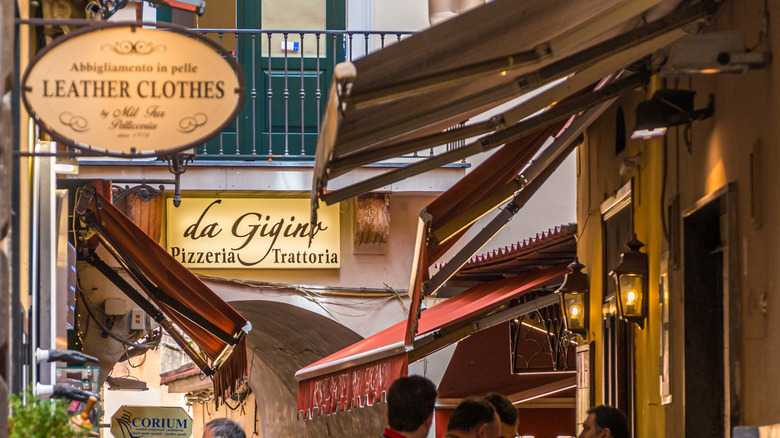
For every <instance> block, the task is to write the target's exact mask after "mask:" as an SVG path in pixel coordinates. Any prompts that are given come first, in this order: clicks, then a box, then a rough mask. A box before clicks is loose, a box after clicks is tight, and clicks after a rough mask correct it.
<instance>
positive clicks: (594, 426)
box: [579, 405, 629, 438]
mask: <svg viewBox="0 0 780 438" xmlns="http://www.w3.org/2000/svg"><path fill="white" fill-rule="evenodd" d="M596 437H598V438H628V437H629V433H628V421H627V420H626V416H625V414H623V413H622V412H620V410H619V409H617V408H614V407H612V406H606V405H601V406H596V407H595V408H592V409H590V410H588V418H587V419H586V420H585V422H584V423H582V433H580V437H579V438H596Z"/></svg>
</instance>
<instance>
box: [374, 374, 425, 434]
mask: <svg viewBox="0 0 780 438" xmlns="http://www.w3.org/2000/svg"><path fill="white" fill-rule="evenodd" d="M434 404H436V385H434V384H433V382H431V381H430V380H428V379H426V378H425V377H420V376H409V377H401V378H400V379H398V380H396V381H395V382H393V384H392V385H390V389H388V390H387V427H386V428H385V432H384V434H383V435H382V437H383V438H425V437H426V436H428V430H429V429H430V428H431V422H432V421H433V406H434Z"/></svg>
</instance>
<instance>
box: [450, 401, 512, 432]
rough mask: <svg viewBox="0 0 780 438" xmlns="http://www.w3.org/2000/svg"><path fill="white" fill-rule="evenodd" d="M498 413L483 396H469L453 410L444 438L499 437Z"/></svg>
mask: <svg viewBox="0 0 780 438" xmlns="http://www.w3.org/2000/svg"><path fill="white" fill-rule="evenodd" d="M498 423H499V419H498V414H496V409H495V408H494V407H493V405H492V404H490V402H489V401H487V400H485V399H484V398H482V397H468V398H466V399H464V400H463V401H462V402H460V404H459V405H458V406H457V407H456V408H455V410H454V411H452V414H451V415H450V421H449V422H448V423H447V433H446V434H445V435H444V438H498V436H499V435H498V430H499V429H498V427H499V426H498Z"/></svg>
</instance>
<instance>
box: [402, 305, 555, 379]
mask: <svg viewBox="0 0 780 438" xmlns="http://www.w3.org/2000/svg"><path fill="white" fill-rule="evenodd" d="M558 301H559V298H558V296H557V295H555V294H554V293H551V294H548V295H543V296H541V297H539V298H536V299H534V300H532V301H529V302H527V303H523V304H519V305H517V306H513V307H510V308H509V309H506V310H502V311H500V312H497V313H494V314H492V315H488V316H486V317H484V318H481V319H478V320H476V321H473V322H471V323H468V324H466V325H463V326H460V327H458V328H455V329H449V330H447V331H446V332H445V331H444V330H437V331H435V332H431V333H426V334H424V335H422V336H419V337H418V338H417V339H415V340H414V349H413V350H412V351H410V352H409V363H410V364H411V363H414V362H417V361H418V360H420V359H423V358H425V357H428V356H430V355H431V354H433V353H435V352H437V351H439V350H441V349H442V348H444V347H446V346H448V345H451V344H453V343H455V342H458V341H460V340H461V339H463V338H465V337H466V336H469V335H471V334H473V333H476V332H478V331H480V330H485V329H488V328H490V327H493V326H496V325H498V324H501V323H504V322H507V321H509V320H511V319H514V318H519V317H521V316H523V315H527V314H529V313H531V312H536V311H537V310H539V309H543V308H545V307H547V306H552V305H555V304H557V303H558Z"/></svg>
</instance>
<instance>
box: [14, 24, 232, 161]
mask: <svg viewBox="0 0 780 438" xmlns="http://www.w3.org/2000/svg"><path fill="white" fill-rule="evenodd" d="M160 26H164V25H163V24H160ZM165 26H169V25H165ZM22 98H23V100H24V103H25V105H26V106H27V109H28V111H29V112H30V113H31V114H32V115H33V118H34V119H35V120H36V122H37V123H38V124H39V125H40V126H41V127H42V128H43V129H45V130H46V131H48V132H49V133H50V134H51V135H52V136H53V137H54V138H55V139H57V140H59V141H61V142H63V143H67V144H69V145H71V146H75V147H78V148H82V149H87V150H91V151H94V152H99V153H103V154H106V155H115V156H144V155H164V154H168V153H171V152H175V151H178V150H182V149H186V148H191V147H194V146H200V145H201V144H203V143H204V142H205V141H206V140H208V139H210V138H212V137H214V136H215V135H217V134H218V133H219V132H221V131H222V130H223V129H224V128H226V127H227V126H228V125H229V124H230V123H231V122H232V121H233V119H235V116H236V115H237V114H238V111H239V110H240V108H241V106H242V104H243V102H244V99H245V90H244V75H243V72H242V71H241V68H240V67H239V66H238V64H237V62H236V60H235V59H234V57H233V55H231V54H230V53H229V52H227V51H225V50H224V49H223V48H221V47H220V46H218V45H217V44H215V43H213V42H212V41H211V40H209V39H207V38H205V37H203V36H202V35H199V34H197V33H193V32H190V31H187V30H186V29H183V28H176V31H173V30H171V29H150V28H145V27H141V26H139V25H138V24H111V23H104V24H96V25H92V26H85V27H84V28H82V29H79V30H77V31H74V32H72V33H70V34H68V35H67V36H65V37H62V38H61V39H59V40H57V41H56V42H55V43H54V44H50V45H47V46H46V47H45V48H44V50H42V51H41V52H40V53H39V54H38V56H37V57H36V58H35V60H33V62H32V63H31V64H30V66H29V67H28V69H27V71H26V72H25V74H24V77H23V79H22Z"/></svg>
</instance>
